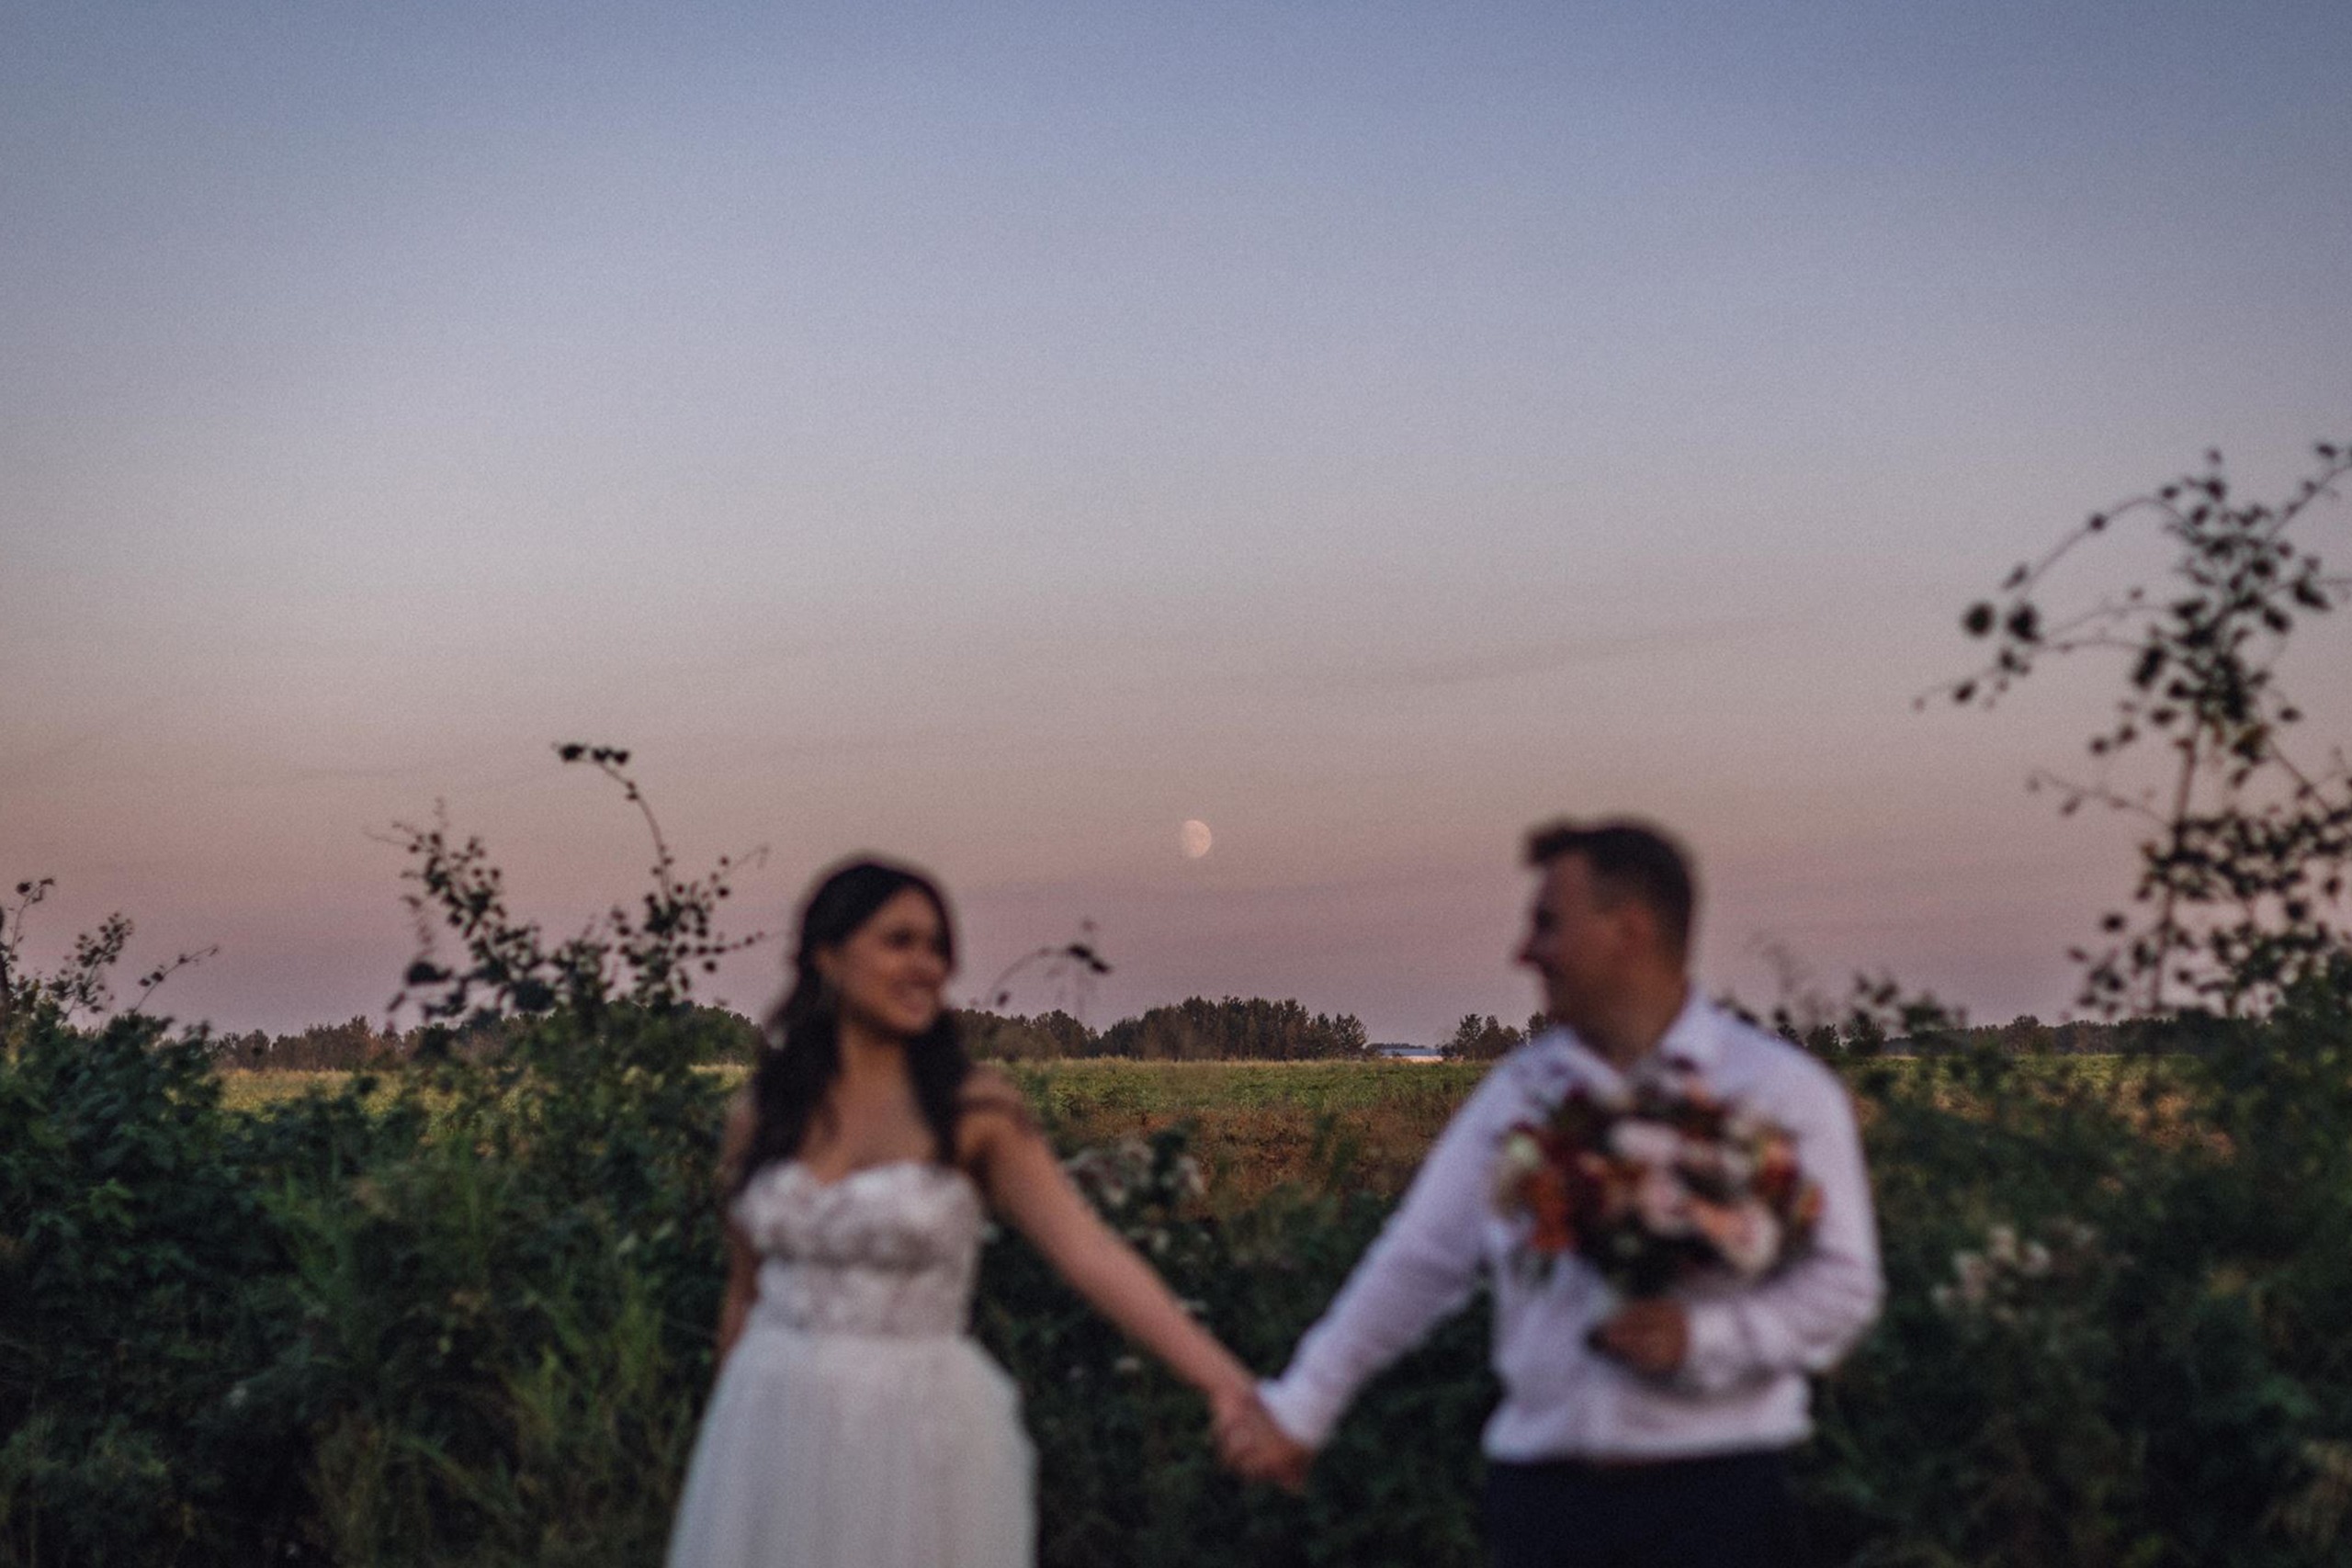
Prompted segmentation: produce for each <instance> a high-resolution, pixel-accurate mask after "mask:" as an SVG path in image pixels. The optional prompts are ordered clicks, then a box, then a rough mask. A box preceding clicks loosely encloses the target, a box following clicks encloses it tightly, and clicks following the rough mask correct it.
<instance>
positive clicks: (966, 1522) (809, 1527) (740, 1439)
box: [669, 1313, 1036, 1568]
mask: <svg viewBox="0 0 2352 1568" xmlns="http://www.w3.org/2000/svg"><path fill="white" fill-rule="evenodd" d="M1035 1472H1036V1460H1035V1453H1034V1451H1033V1450H1031V1448H1030V1446H1029V1438H1028V1435H1027V1434H1026V1433H1024V1432H1023V1430H1022V1427H1021V1410H1020V1396H1019V1394H1018V1393H1017V1392H1016V1391H1015V1389H1014V1387H1013V1383H1012V1379H1011V1378H1010V1377H1008V1376H1006V1375H1005V1372H1004V1370H1003V1369H1002V1368H1001V1367H999V1366H998V1365H997V1364H996V1363H995V1362H994V1361H991V1360H989V1358H988V1357H987V1356H986V1355H985V1354H983V1353H982V1352H981V1350H980V1348H979V1347H978V1346H977V1345H975V1344H974V1343H973V1342H972V1341H971V1340H970V1339H969V1338H967V1337H964V1336H962V1335H929V1336H922V1337H881V1336H866V1335H854V1334H837V1333H823V1334H810V1333H806V1332H803V1331H801V1330H799V1329H796V1328H790V1327H786V1326H785V1325H782V1324H779V1323H777V1322H775V1320H774V1319H773V1318H768V1319H763V1318H762V1317H761V1315H760V1314H757V1313H754V1314H753V1315H752V1322H751V1323H750V1324H749V1325H746V1327H745V1328H744V1331H743V1335H742V1337H741V1338H740V1339H738V1340H737V1341H736V1344H735V1348H734V1350H733V1352H732V1353H731V1354H729V1356H728V1358H727V1363H726V1366H725V1368H724V1369H723V1370H722V1371H721V1372H720V1373H719V1378H718V1386H717V1387H716V1388H715V1389H713V1390H712V1392H711V1399H710V1408H709V1409H708V1411H707V1412H706V1413H705V1415H704V1416H703V1423H702V1433H701V1435H700V1437H699V1438H696V1440H695V1452H694V1459H693V1461H691V1463H690V1464H689V1465H688V1466H687V1470H686V1484H685V1492H684V1496H683V1497H682V1498H681V1500H680V1502H679V1505H678V1517H677V1522H676V1524H675V1526H674V1527H673V1530H672V1532H671V1537H670V1555H669V1568H1034V1564H1035V1551H1036V1548H1035V1538H1036V1522H1035V1503H1034V1501H1033V1498H1034V1491H1035Z"/></svg>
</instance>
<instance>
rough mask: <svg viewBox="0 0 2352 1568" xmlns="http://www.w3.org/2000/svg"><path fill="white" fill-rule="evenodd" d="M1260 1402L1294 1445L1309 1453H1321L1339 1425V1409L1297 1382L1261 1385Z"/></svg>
mask: <svg viewBox="0 0 2352 1568" xmlns="http://www.w3.org/2000/svg"><path fill="white" fill-rule="evenodd" d="M1258 1402H1259V1403H1260V1404H1263V1405H1264V1406H1265V1407H1266V1414H1267V1415H1269V1416H1272V1417H1273V1418H1274V1425H1275V1426H1277V1427H1281V1428H1282V1429H1283V1433H1284V1434H1285V1435H1286V1436H1288V1437H1289V1438H1290V1439H1291V1441H1293V1442H1295V1443H1300V1444H1304V1445H1305V1446H1306V1447H1307V1448H1310V1449H1320V1448H1321V1447H1322V1446H1323V1445H1324V1444H1325V1443H1326V1442H1328V1441H1329V1440H1330V1437H1331V1428H1332V1427H1336V1426H1338V1425H1339V1424H1340V1407H1339V1406H1337V1405H1336V1404H1332V1402H1330V1401H1329V1400H1322V1399H1317V1398H1315V1397H1313V1396H1312V1395H1310V1394H1309V1393H1308V1392H1307V1391H1306V1389H1305V1388H1304V1387H1301V1386H1300V1384H1299V1382H1298V1380H1296V1379H1295V1378H1290V1377H1282V1378H1272V1379H1269V1380H1268V1381H1266V1382H1261V1383H1260V1384H1259V1385H1258Z"/></svg>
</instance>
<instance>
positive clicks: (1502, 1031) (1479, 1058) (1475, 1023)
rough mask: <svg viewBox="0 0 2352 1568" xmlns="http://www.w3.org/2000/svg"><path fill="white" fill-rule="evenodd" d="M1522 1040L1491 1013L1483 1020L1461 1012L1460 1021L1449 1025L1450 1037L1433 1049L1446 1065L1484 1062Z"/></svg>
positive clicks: (1473, 1014)
mask: <svg viewBox="0 0 2352 1568" xmlns="http://www.w3.org/2000/svg"><path fill="white" fill-rule="evenodd" d="M1526 1039H1527V1036H1526V1035H1525V1034H1524V1033H1523V1032H1521V1031H1519V1030H1516V1029H1513V1028H1512V1027H1511V1026H1510V1025H1509V1024H1507V1023H1504V1022H1503V1021H1500V1020H1499V1019H1498V1018H1496V1017H1495V1015H1494V1014H1492V1013H1488V1014H1487V1016H1486V1017H1484V1018H1481V1017H1479V1016H1478V1015H1477V1014H1476V1013H1475V1012H1473V1013H1464V1014H1463V1016H1462V1021H1461V1022H1460V1023H1457V1024H1455V1025H1454V1026H1453V1035H1452V1037H1450V1038H1449V1039H1447V1040H1446V1041H1445V1042H1444V1043H1442V1044H1441V1045H1439V1046H1438V1048H1437V1049H1438V1055H1441V1056H1443V1057H1444V1058H1445V1059H1446V1060H1447V1061H1449V1062H1487V1061H1492V1060H1493V1059H1494V1058H1496V1057H1497V1056H1499V1055H1502V1054H1503V1053H1504V1052H1506V1051H1509V1050H1510V1049H1511V1048H1512V1047H1513V1046H1515V1045H1519V1044H1521V1043H1524V1042H1525V1041H1526Z"/></svg>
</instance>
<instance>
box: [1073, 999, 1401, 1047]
mask: <svg viewBox="0 0 2352 1568" xmlns="http://www.w3.org/2000/svg"><path fill="white" fill-rule="evenodd" d="M1369 1043H1370V1036H1369V1035H1367V1034H1366V1033H1365V1032H1364V1027H1363V1020H1362V1019H1359V1018H1357V1017H1356V1016H1355V1015H1354V1014H1352V1013H1320V1012H1317V1013H1310V1012H1308V1011H1307V1010H1306V1008H1305V1007H1304V1006H1302V1005H1301V1004H1300V1003H1298V1002H1296V1001H1292V1000H1283V1001H1269V1000H1267V999H1265V998H1262V997H1250V998H1240V997H1226V998H1221V999H1220V1000H1217V1001H1214V1002H1213V1001H1210V1000H1208V999H1206V998H1202V997H1191V998H1186V999H1185V1000H1183V1001H1181V1002H1178V1003H1176V1004H1174V1005H1173V1006H1170V1007H1156V1008H1152V1009H1150V1010H1148V1011H1147V1012H1145V1013H1143V1014H1142V1015H1141V1016H1140V1017H1136V1018H1129V1019H1122V1020H1120V1021H1118V1022H1117V1023H1114V1024H1113V1025H1111V1027H1110V1028H1108V1029H1106V1030H1104V1031H1103V1032H1102V1034H1101V1035H1100V1036H1099V1037H1098V1038H1097V1040H1096V1042H1095V1043H1094V1046H1093V1050H1094V1053H1095V1054H1096V1055H1105V1056H1125V1057H1132V1058H1134V1059H1136V1060H1140V1061H1172V1062H1191V1061H1229V1060H1250V1061H1275V1062H1292V1061H1312V1060H1319V1059H1324V1058H1329V1057H1352V1056H1362V1055H1363V1054H1364V1052H1365V1050H1366V1049H1367V1048H1368V1046H1369Z"/></svg>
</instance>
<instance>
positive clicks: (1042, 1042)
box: [956, 1008, 1097, 1062]
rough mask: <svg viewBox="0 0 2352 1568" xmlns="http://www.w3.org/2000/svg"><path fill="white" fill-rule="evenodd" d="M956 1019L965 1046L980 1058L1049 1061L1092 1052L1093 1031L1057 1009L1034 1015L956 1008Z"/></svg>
mask: <svg viewBox="0 0 2352 1568" xmlns="http://www.w3.org/2000/svg"><path fill="white" fill-rule="evenodd" d="M956 1023H957V1025H958V1026H959V1027H960V1028H961V1029H962V1030H963V1032H964V1043H965V1045H966V1046H967V1048H968V1049H969V1050H970V1051H971V1053H972V1055H974V1056H976V1057H978V1058H980V1059H982V1060H989V1061H1000V1062H1023V1061H1048V1060H1054V1059H1057V1058H1063V1057H1070V1056H1088V1055H1094V1054H1095V1049H1094V1047H1095V1043H1096V1039H1097V1036H1096V1035H1095V1032H1094V1031H1092V1030H1091V1029H1089V1028H1087V1027H1086V1025H1085V1024H1084V1023H1082V1022H1081V1021H1079V1020H1078V1019H1076V1018H1073V1017H1072V1016H1071V1015H1070V1014H1069V1013H1067V1012H1064V1011H1063V1010H1061V1009H1059V1008H1056V1009H1055V1010H1053V1011H1051V1012H1046V1013H1040V1014H1038V1015H1037V1016H1036V1017H1035V1018H1023V1017H1021V1016H1019V1015H1017V1014H1006V1013H996V1012H984V1011H978V1010H970V1009H963V1008H959V1009H957V1010H956Z"/></svg>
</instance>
